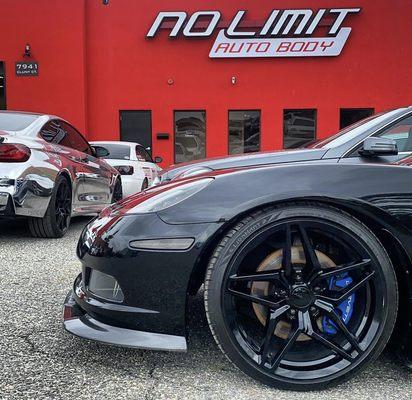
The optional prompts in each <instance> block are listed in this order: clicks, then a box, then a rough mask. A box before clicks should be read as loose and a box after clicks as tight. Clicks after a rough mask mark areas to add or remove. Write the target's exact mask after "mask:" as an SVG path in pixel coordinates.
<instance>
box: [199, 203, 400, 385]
mask: <svg viewBox="0 0 412 400" xmlns="http://www.w3.org/2000/svg"><path fill="white" fill-rule="evenodd" d="M397 301H398V294H397V287H396V278H395V274H394V271H393V268H392V265H391V262H390V259H389V257H388V255H387V253H386V252H385V250H384V249H383V247H382V245H381V244H380V242H379V241H378V240H377V238H376V237H375V236H374V235H373V233H372V232H371V231H370V230H369V229H368V228H366V227H365V226H364V225H362V224H361V223H360V222H359V221H358V220H356V219H355V218H353V217H351V216H349V215H347V214H345V213H343V212H341V211H339V210H336V209H333V208H326V207H322V206H320V205H319V206H316V205H307V206H304V207H302V206H297V205H296V206H287V207H282V208H271V209H268V210H265V211H259V212H257V213H255V214H253V215H251V216H249V217H247V218H246V219H245V220H243V221H242V222H240V223H239V224H238V225H237V226H236V227H235V228H233V229H232V230H231V231H230V232H229V233H228V234H227V236H225V237H224V238H223V240H222V241H221V243H220V244H219V245H218V247H217V249H216V251H215V253H214V255H213V257H212V259H211V262H210V264H209V268H208V271H207V275H206V284H205V304H206V311H207V316H208V320H209V324H210V327H211V330H212V333H213V334H214V337H215V339H216V341H217V342H218V344H219V345H220V347H221V349H222V350H223V352H224V353H225V354H226V355H227V356H228V357H229V359H230V360H231V361H233V362H234V363H235V364H236V365H237V366H238V367H239V368H240V369H242V370H243V371H244V372H246V373H247V374H249V375H251V376H252V377H254V378H256V379H259V380H261V381H263V382H265V383H267V384H270V385H274V386H278V387H281V388H289V389H298V390H299V389H300V390H307V389H319V388H324V387H326V386H330V385H333V384H337V383H339V382H341V381H343V380H345V379H348V378H350V376H352V375H353V374H355V373H357V372H358V371H359V370H360V369H361V368H362V367H363V366H365V365H366V364H367V363H368V362H369V361H370V360H372V359H373V358H375V357H377V356H378V355H379V353H380V352H381V351H382V349H383V348H384V346H385V344H386V343H387V341H388V339H389V337H390V334H391V332H392V329H393V325H394V322H395V319H396V312H397Z"/></svg>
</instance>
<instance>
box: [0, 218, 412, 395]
mask: <svg viewBox="0 0 412 400" xmlns="http://www.w3.org/2000/svg"><path fill="white" fill-rule="evenodd" d="M86 222H87V219H84V218H80V219H75V220H74V222H73V226H72V227H71V229H70V231H69V233H68V235H67V236H66V237H65V238H64V239H59V240H43V239H32V238H30V237H29V236H28V234H27V232H26V230H25V225H24V224H23V223H12V224H11V223H4V222H0V268H1V269H0V271H1V272H0V282H1V291H0V330H1V336H0V365H1V375H0V399H13V400H15V399H116V400H120V399H168V400H171V399H231V400H233V399H242V400H243V399H268V398H273V399H275V398H276V399H277V400H283V399H295V400H300V399H302V400H303V399H317V400H322V399H328V400H330V399H353V398H356V399H374V400H376V399H407V398H409V399H411V398H412V379H411V378H412V374H410V373H409V372H408V371H406V370H405V369H404V368H403V367H402V366H401V365H399V364H398V363H396V361H393V358H392V357H391V355H390V354H386V355H384V356H382V357H381V358H380V359H379V360H378V361H376V362H375V363H374V364H373V365H372V366H371V367H369V368H368V369H367V370H366V371H365V372H364V373H362V374H361V375H360V376H359V377H357V378H356V379H354V380H352V381H351V382H350V383H348V384H345V385H342V386H340V387H338V388H336V389H332V390H328V391H324V392H317V393H296V392H285V391H279V390H274V389H270V388H267V387H264V386H263V385H260V384H259V383H256V382H254V381H252V380H251V379H249V378H248V377H246V376H245V375H243V374H242V373H241V372H239V371H237V370H236V369H235V368H234V367H233V366H232V365H231V364H229V362H228V361H227V360H226V359H225V357H224V356H223V355H222V354H221V353H220V351H219V350H218V349H217V347H216V345H215V344H214V342H213V338H212V337H211V334H210V332H209V329H208V327H207V322H206V320H205V317H204V309H203V302H202V296H201V295H198V296H196V297H195V298H193V299H192V300H191V303H190V315H191V317H190V337H189V352H188V353H187V354H178V353H160V352H149V351H138V350H131V349H121V348H115V347H110V346H105V345H101V344H96V343H91V342H88V341H84V340H80V339H78V338H75V337H72V336H71V335H69V334H67V333H66V332H64V331H63V329H62V325H61V306H62V302H63V300H64V298H65V295H66V293H67V292H68V290H69V289H70V287H71V285H72V282H73V279H74V278H75V276H76V275H77V274H78V272H79V269H80V267H79V263H78V261H77V259H76V256H75V246H76V243H77V238H78V236H79V234H80V231H81V229H82V227H83V226H84V225H85V223H86Z"/></svg>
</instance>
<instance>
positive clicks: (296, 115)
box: [283, 109, 316, 149]
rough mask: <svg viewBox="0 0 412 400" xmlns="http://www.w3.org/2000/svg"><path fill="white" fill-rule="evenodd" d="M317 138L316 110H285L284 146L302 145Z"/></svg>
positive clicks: (296, 146) (286, 147)
mask: <svg viewBox="0 0 412 400" xmlns="http://www.w3.org/2000/svg"><path fill="white" fill-rule="evenodd" d="M315 138H316V110H312V109H302V110H283V147H284V148H285V149H293V148H298V147H302V146H304V145H305V144H307V143H309V142H311V141H313V140H314V139H315Z"/></svg>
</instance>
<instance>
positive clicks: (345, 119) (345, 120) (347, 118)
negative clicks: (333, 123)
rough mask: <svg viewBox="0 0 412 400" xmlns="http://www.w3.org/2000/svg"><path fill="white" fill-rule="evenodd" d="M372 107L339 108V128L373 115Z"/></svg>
mask: <svg viewBox="0 0 412 400" xmlns="http://www.w3.org/2000/svg"><path fill="white" fill-rule="evenodd" d="M373 113H374V109H373V108H341V109H340V129H343V128H346V127H347V126H349V125H352V124H354V123H355V122H358V121H361V120H362V119H365V118H368V117H370V116H371V115H373Z"/></svg>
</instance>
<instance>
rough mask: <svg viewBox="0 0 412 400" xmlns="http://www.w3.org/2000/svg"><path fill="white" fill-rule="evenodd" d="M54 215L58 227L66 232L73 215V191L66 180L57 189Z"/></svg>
mask: <svg viewBox="0 0 412 400" xmlns="http://www.w3.org/2000/svg"><path fill="white" fill-rule="evenodd" d="M54 213H55V218H56V225H57V227H58V228H59V229H60V231H62V232H66V231H67V229H68V228H69V225H70V217H71V213H72V199H71V190H70V186H69V183H68V182H67V180H66V179H63V180H62V181H61V183H60V185H59V186H58V188H57V193H56V199H55V206H54Z"/></svg>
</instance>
